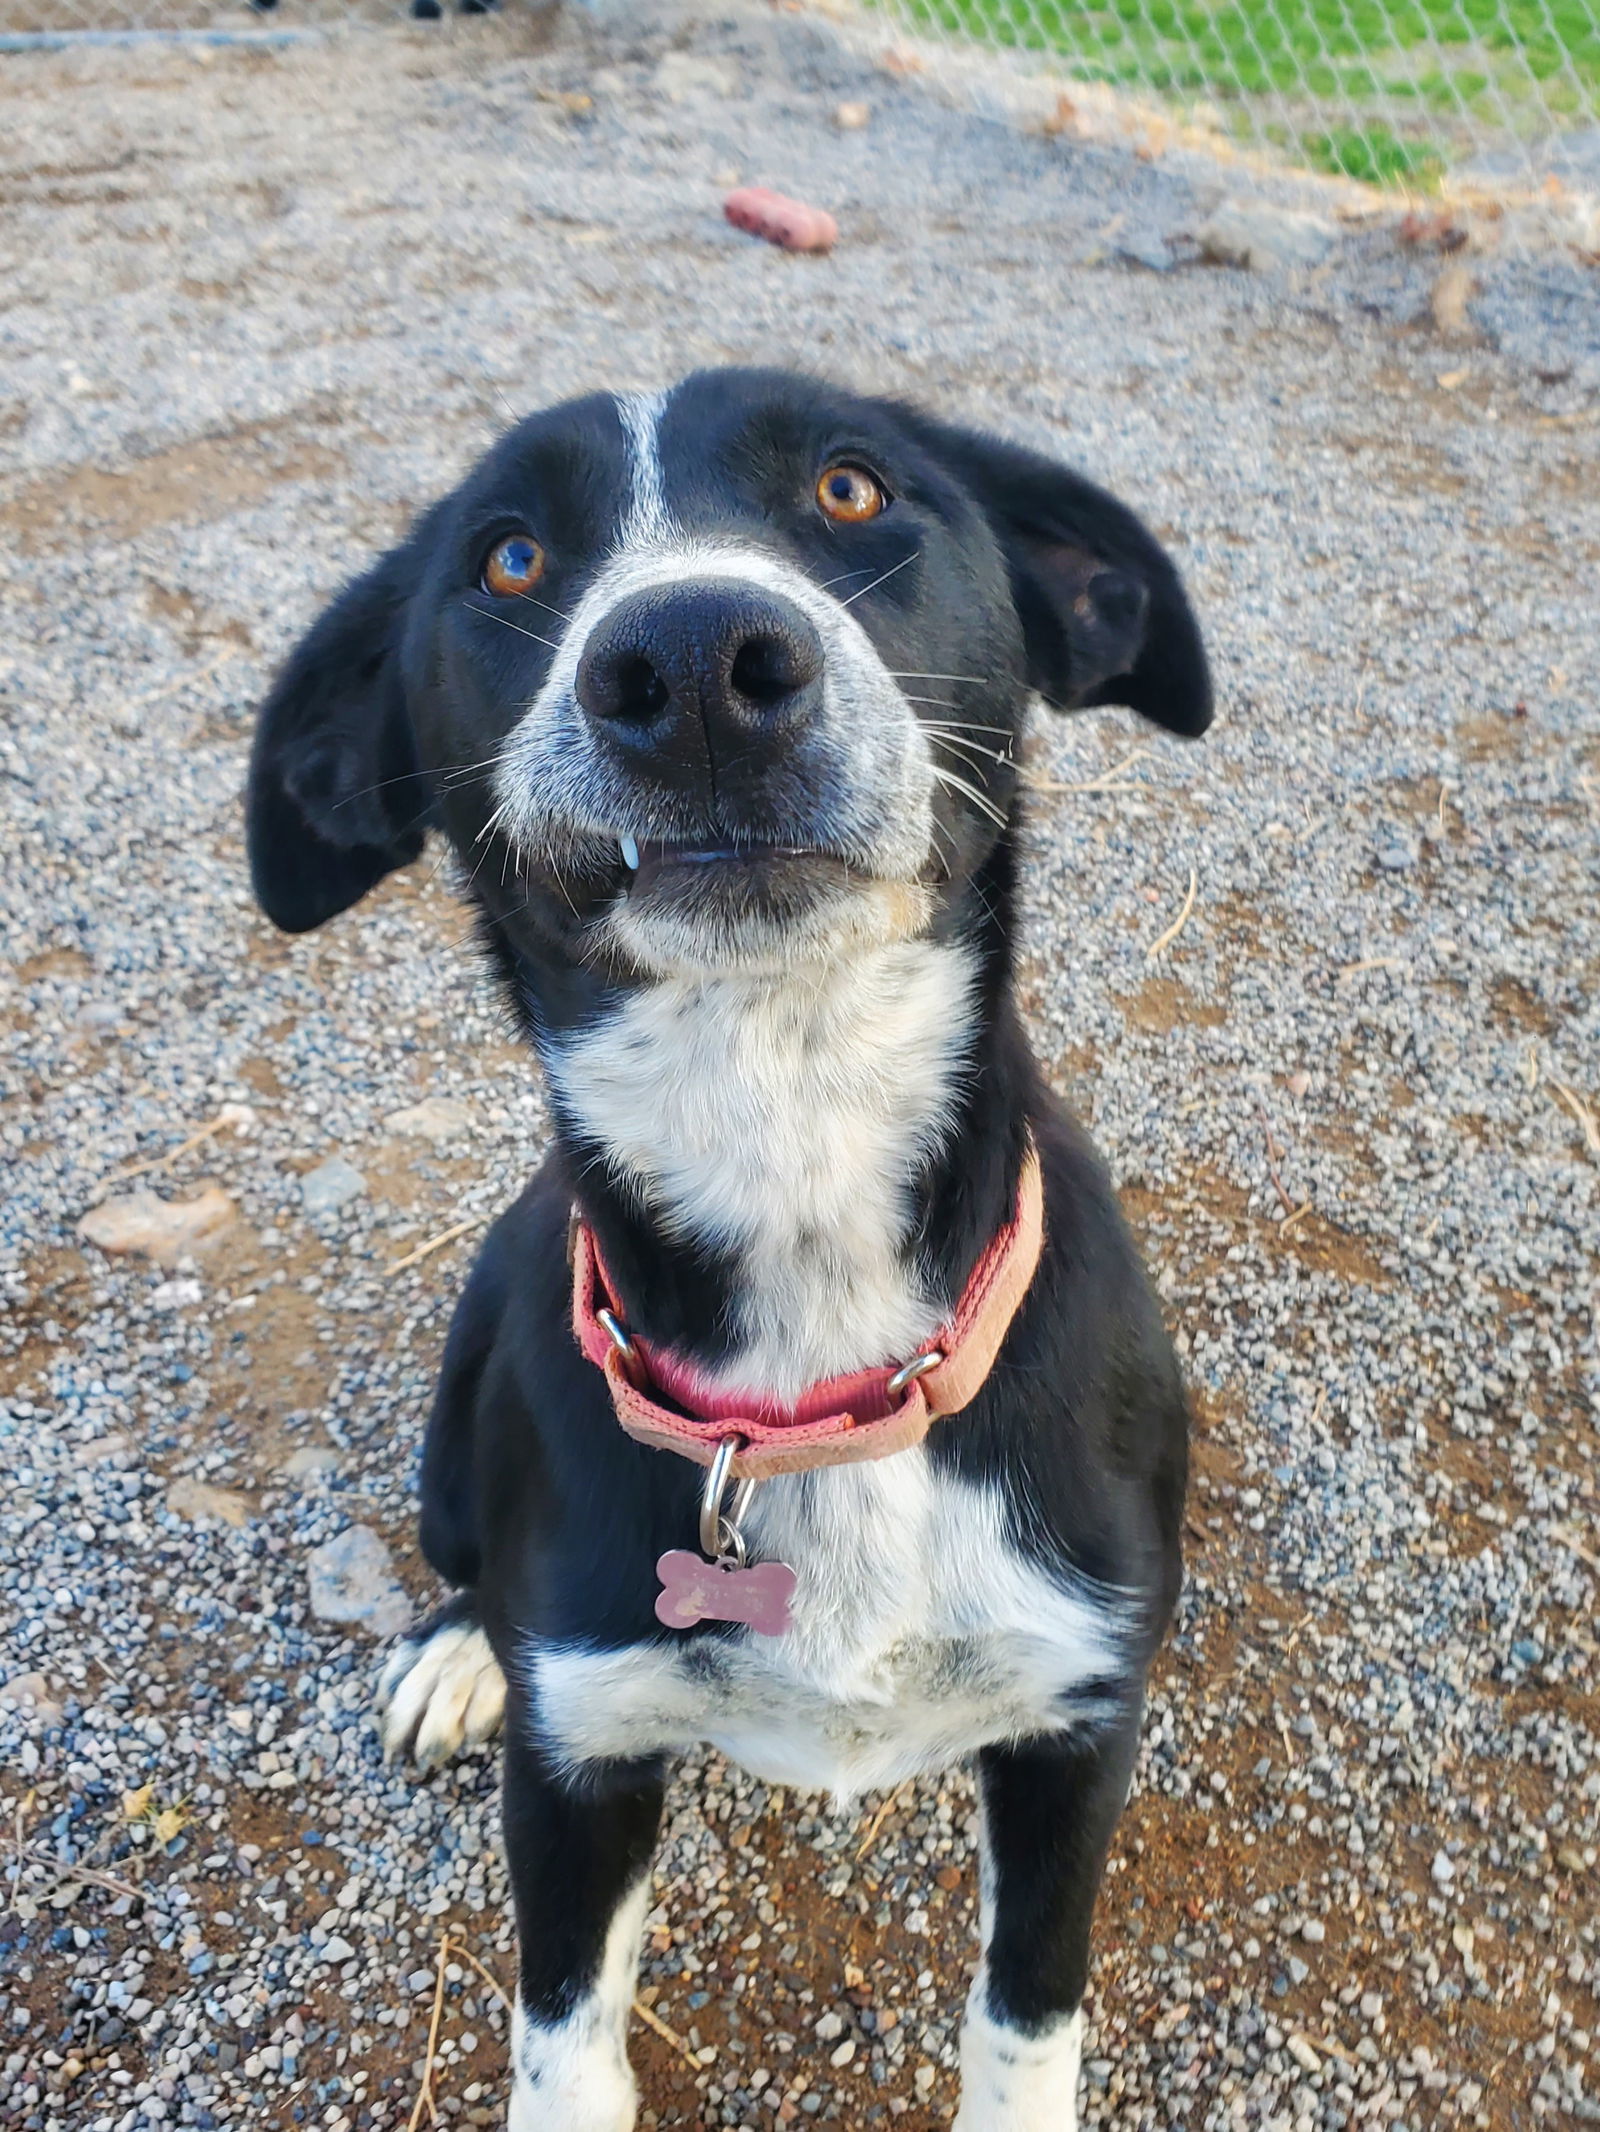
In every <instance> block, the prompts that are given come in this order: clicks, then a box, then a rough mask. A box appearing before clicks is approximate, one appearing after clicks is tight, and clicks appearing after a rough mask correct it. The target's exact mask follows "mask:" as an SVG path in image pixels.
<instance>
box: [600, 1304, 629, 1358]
mask: <svg viewBox="0 0 1600 2132" xmlns="http://www.w3.org/2000/svg"><path fill="white" fill-rule="evenodd" d="M594 1321H595V1323H596V1324H597V1325H598V1326H599V1327H600V1328H601V1330H602V1331H603V1332H604V1333H605V1335H606V1337H607V1338H608V1339H609V1340H610V1342H611V1345H612V1346H613V1347H614V1348H615V1349H616V1351H617V1353H618V1354H619V1355H620V1356H621V1357H622V1359H623V1361H624V1362H632V1361H633V1360H634V1358H635V1357H636V1356H637V1354H638V1352H639V1350H638V1349H637V1348H636V1347H635V1346H634V1344H633V1341H632V1339H631V1337H630V1336H629V1334H628V1332H627V1330H626V1328H625V1327H624V1325H623V1323H622V1320H621V1319H620V1318H619V1317H618V1316H617V1314H616V1312H615V1311H614V1310H597V1311H596V1312H595V1314H594Z"/></svg>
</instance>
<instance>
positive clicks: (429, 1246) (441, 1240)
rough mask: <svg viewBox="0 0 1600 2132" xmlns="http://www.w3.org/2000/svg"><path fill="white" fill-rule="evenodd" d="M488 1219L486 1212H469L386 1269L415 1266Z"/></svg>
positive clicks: (395, 1269) (400, 1270)
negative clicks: (462, 1218) (462, 1219)
mask: <svg viewBox="0 0 1600 2132" xmlns="http://www.w3.org/2000/svg"><path fill="white" fill-rule="evenodd" d="M488 1219H489V1217H488V1215H487V1214H469V1215H468V1216H467V1218H466V1220H465V1221H458V1222H454V1223H452V1224H451V1226H450V1227H449V1228H448V1229H441V1230H440V1231H439V1234H438V1235H437V1236H430V1237H429V1238H428V1241H427V1242H426V1243H425V1244H418V1246H417V1248H416V1249H415V1251H408V1252H407V1253H406V1255H405V1257H404V1258H397V1259H396V1260H395V1261H394V1263H393V1264H392V1265H391V1266H390V1267H389V1269H388V1271H389V1272H390V1273H404V1272H405V1270H406V1268H407V1267H408V1266H415V1265H418V1264H420V1262H421V1261H422V1260H423V1259H425V1258H432V1256H433V1254H434V1253H435V1252H436V1251H442V1250H443V1249H444V1247H445V1245H446V1244H453V1243H454V1242H455V1240H456V1238H457V1237H458V1236H465V1235H466V1233H467V1231H468V1230H469V1229H481V1228H482V1227H483V1225H484V1223H485V1222H486V1221H487V1220H488Z"/></svg>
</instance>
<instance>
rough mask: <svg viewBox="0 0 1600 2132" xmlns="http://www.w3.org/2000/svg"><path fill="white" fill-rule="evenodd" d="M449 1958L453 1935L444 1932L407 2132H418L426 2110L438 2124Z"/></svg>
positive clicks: (441, 1934)
mask: <svg viewBox="0 0 1600 2132" xmlns="http://www.w3.org/2000/svg"><path fill="white" fill-rule="evenodd" d="M449 1954H450V1935H449V1933H448V1932H441V1933H440V1935H439V1959H438V1961H437V1963H436V1964H435V1967H434V1980H433V2018H432V2019H431V2020H430V2021H429V2023H428V2047H427V2049H426V2050H425V2051H424V2053H423V2056H422V2085H421V2087H420V2088H418V2090H417V2099H416V2101H415V2102H414V2103H413V2104H412V2106H411V2116H410V2118H409V2120H408V2121H407V2124H406V2132H417V2127H418V2126H419V2125H420V2124H421V2123H422V2113H423V2111H424V2110H426V2111H427V2113H428V2122H429V2124H431V2125H436V2124H437V2123H438V2122H439V2111H438V2107H437V2105H436V2104H435V2102H434V2099H433V2054H434V2052H435V2051H436V2050H437V2049H438V2048H439V2023H440V2021H441V2020H442V2019H443V2018H444V1965H445V1963H446V1961H447V1960H448V1959H449Z"/></svg>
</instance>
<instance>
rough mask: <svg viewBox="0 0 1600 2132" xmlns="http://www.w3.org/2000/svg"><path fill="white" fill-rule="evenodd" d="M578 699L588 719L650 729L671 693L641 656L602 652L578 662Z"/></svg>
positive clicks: (649, 663) (658, 670) (659, 672)
mask: <svg viewBox="0 0 1600 2132" xmlns="http://www.w3.org/2000/svg"><path fill="white" fill-rule="evenodd" d="M577 697H578V701H579V702H580V703H581V704H582V705H583V708H584V709H585V710H586V711H587V712H588V713H589V715H590V717H591V718H606V719H611V720H614V721H615V722H617V723H618V724H621V725H649V724H650V723H651V722H652V721H653V720H655V719H657V718H659V717H660V715H661V713H662V712H663V711H664V710H665V709H666V707H667V705H668V703H669V702H670V701H671V699H672V690H671V687H670V686H669V685H668V683H667V682H666V681H665V680H664V679H663V678H662V674H661V671H660V669H659V667H657V665H656V664H655V662H654V660H652V659H650V658H648V657H647V656H646V654H645V653H644V652H642V651H621V650H615V651H612V650H602V651H600V652H599V653H598V654H596V653H592V652H591V653H589V654H587V655H586V656H585V657H584V658H583V659H582V660H581V661H580V662H579V665H578V675H577Z"/></svg>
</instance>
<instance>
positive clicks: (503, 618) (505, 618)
mask: <svg viewBox="0 0 1600 2132" xmlns="http://www.w3.org/2000/svg"><path fill="white" fill-rule="evenodd" d="M468 612H469V613H470V614H481V615H483V616H484V617H485V619H486V620H488V621H491V622H498V623H499V624H500V626H501V628H502V629H514V630H515V631H516V633H517V635H518V636H519V637H532V639H533V641H534V643H535V644H542V645H543V646H544V648H545V650H546V651H559V650H560V649H561V646H560V645H559V644H557V643H556V642H555V641H554V640H553V639H552V638H550V637H541V636H540V634H539V632H538V630H536V629H524V628H523V626H522V624H521V623H520V622H513V621H512V619H511V617H510V615H508V614H496V613H495V612H494V610H493V608H490V607H469V609H468Z"/></svg>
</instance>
